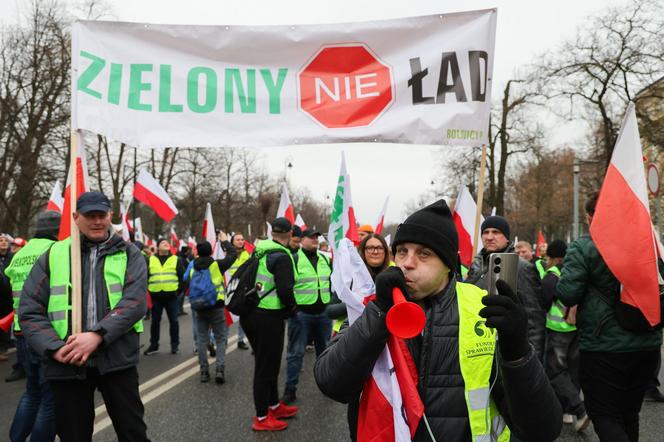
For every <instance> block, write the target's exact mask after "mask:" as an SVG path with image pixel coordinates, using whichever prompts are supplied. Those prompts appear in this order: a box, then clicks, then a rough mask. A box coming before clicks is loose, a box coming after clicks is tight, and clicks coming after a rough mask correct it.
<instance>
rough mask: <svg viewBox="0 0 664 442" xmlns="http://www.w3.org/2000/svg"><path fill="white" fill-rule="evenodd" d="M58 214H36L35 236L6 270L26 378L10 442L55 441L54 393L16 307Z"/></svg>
mask: <svg viewBox="0 0 664 442" xmlns="http://www.w3.org/2000/svg"><path fill="white" fill-rule="evenodd" d="M59 228H60V214H59V213H58V212H53V211H47V212H43V213H40V214H39V217H38V218H37V229H36V231H35V236H34V238H32V239H31V240H30V241H28V243H27V244H26V245H25V246H24V247H23V248H22V249H21V250H19V251H18V252H17V253H16V254H15V255H14V258H13V259H12V262H11V264H10V265H9V267H8V268H7V271H6V273H7V276H8V277H9V279H10V281H11V285H12V294H13V296H14V336H15V337H16V357H17V359H18V363H19V364H20V366H21V368H22V370H23V372H24V373H25V375H26V378H27V380H26V390H25V392H24V393H23V396H21V399H20V400H19V402H18V406H17V407H16V414H15V415H14V420H13V421H12V425H11V428H10V430H9V438H10V439H11V440H26V439H27V438H28V436H30V435H32V439H34V440H53V439H55V401H54V400H53V393H52V392H51V388H50V387H49V385H48V381H47V380H46V378H44V375H43V373H42V369H41V365H42V363H41V359H40V357H39V356H38V355H37V354H35V353H34V352H33V351H31V350H30V347H28V345H27V343H26V342H25V338H24V337H23V332H22V331H21V326H20V324H19V320H18V318H19V315H18V306H19V300H20V297H21V290H23V283H24V282H25V280H26V278H27V277H28V274H29V273H30V270H31V269H32V266H33V265H34V263H35V261H37V259H38V258H39V257H40V256H41V255H42V254H43V253H44V252H45V251H46V250H48V249H49V248H50V247H51V245H52V244H53V243H54V242H55V241H56V240H57V239H58V229H59Z"/></svg>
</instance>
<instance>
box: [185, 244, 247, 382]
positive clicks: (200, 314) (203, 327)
mask: <svg viewBox="0 0 664 442" xmlns="http://www.w3.org/2000/svg"><path fill="white" fill-rule="evenodd" d="M219 241H220V245H221V248H222V250H223V251H224V252H226V256H225V257H224V258H223V259H219V260H215V259H214V258H212V246H211V245H210V243H209V242H207V241H203V242H202V243H199V244H197V245H196V250H198V258H196V260H195V261H193V265H192V267H191V269H190V270H189V271H188V272H187V274H186V275H185V279H186V281H188V282H189V283H190V284H191V281H192V280H193V278H194V274H195V273H197V272H202V271H204V270H205V269H208V270H209V275H210V278H211V282H212V284H213V285H214V286H215V287H216V290H217V302H216V303H215V304H214V305H213V306H211V307H209V308H205V309H197V310H196V345H197V351H198V364H199V366H200V369H201V382H208V381H209V380H210V373H209V364H208V357H207V352H208V343H209V341H210V329H212V333H213V335H214V339H215V342H216V352H215V356H216V358H217V360H216V370H215V376H214V380H215V382H216V383H217V384H223V383H224V382H225V381H226V374H225V368H224V358H225V356H226V343H227V341H228V326H227V325H226V315H225V314H224V295H225V288H224V272H225V271H226V270H228V269H229V268H230V266H231V265H232V264H233V262H234V261H235V258H236V256H237V255H236V253H235V248H233V247H232V246H231V244H230V243H229V242H228V236H227V235H226V234H225V233H223V232H220V234H219ZM186 281H185V282H186ZM189 290H190V296H192V294H191V290H193V287H191V285H190V288H189Z"/></svg>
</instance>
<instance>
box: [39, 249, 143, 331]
mask: <svg viewBox="0 0 664 442" xmlns="http://www.w3.org/2000/svg"><path fill="white" fill-rule="evenodd" d="M70 250H71V240H70V238H67V239H65V240H63V241H58V242H56V243H55V244H53V246H52V247H51V251H50V252H49V256H48V265H49V268H50V273H51V274H50V278H49V279H50V295H49V297H48V307H47V314H48V319H49V320H50V321H51V326H52V327H53V329H54V330H55V332H56V333H57V335H58V337H59V338H60V339H63V340H64V339H65V337H66V336H67V335H68V334H69V330H70V327H69V325H70V324H69V321H70V320H69V312H70V311H71V298H70V289H71V280H70V271H71V267H70ZM126 270H127V252H125V251H124V250H121V251H118V252H116V253H113V254H112V255H106V256H104V283H105V285H106V294H107V295H108V304H109V305H110V307H111V310H112V309H114V308H115V306H116V305H117V304H118V302H120V299H122V290H123V288H124V283H125V272H126ZM133 328H134V330H136V332H137V333H142V332H143V321H142V320H139V321H138V322H137V323H136V324H134V326H133Z"/></svg>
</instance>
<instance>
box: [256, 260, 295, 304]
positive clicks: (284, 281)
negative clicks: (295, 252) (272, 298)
mask: <svg viewBox="0 0 664 442" xmlns="http://www.w3.org/2000/svg"><path fill="white" fill-rule="evenodd" d="M265 259H266V260H267V262H266V265H267V269H268V271H269V272H270V273H272V274H273V275H274V284H275V286H276V291H277V296H278V297H279V300H280V301H281V303H282V304H283V305H284V308H283V309H281V310H265V309H261V310H262V312H263V313H267V314H278V315H284V313H285V315H286V316H291V315H293V314H294V313H295V295H294V294H293V287H294V286H295V273H294V272H293V263H292V261H291V257H290V256H288V255H287V254H286V253H285V252H281V251H279V252H272V253H270V254H268V255H267V257H266V258H265Z"/></svg>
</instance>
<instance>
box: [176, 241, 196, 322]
mask: <svg viewBox="0 0 664 442" xmlns="http://www.w3.org/2000/svg"><path fill="white" fill-rule="evenodd" d="M177 257H178V259H179V260H180V262H181V263H182V265H183V266H184V267H185V268H187V267H188V266H189V263H190V262H191V261H193V259H190V256H189V247H187V246H182V247H180V250H178V253H177ZM184 292H185V291H184V290H180V291H179V292H178V316H186V315H187V312H186V311H185V310H184V295H185V293H184Z"/></svg>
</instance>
